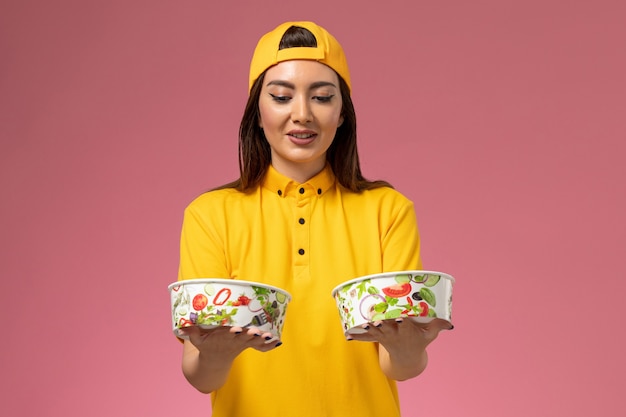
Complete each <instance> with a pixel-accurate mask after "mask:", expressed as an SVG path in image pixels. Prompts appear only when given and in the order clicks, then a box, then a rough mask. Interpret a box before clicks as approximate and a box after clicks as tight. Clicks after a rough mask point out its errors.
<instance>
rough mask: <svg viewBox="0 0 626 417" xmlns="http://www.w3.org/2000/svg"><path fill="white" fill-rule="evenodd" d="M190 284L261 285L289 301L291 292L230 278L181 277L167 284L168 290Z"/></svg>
mask: <svg viewBox="0 0 626 417" xmlns="http://www.w3.org/2000/svg"><path fill="white" fill-rule="evenodd" d="M191 284H227V285H235V286H237V285H239V286H255V287H263V288H267V289H270V290H274V291H276V292H281V293H283V294H285V295H286V296H287V297H288V301H291V294H290V293H289V292H288V291H286V290H283V289H282V288H278V287H275V286H273V285H269V284H264V283H262V282H256V281H245V280H241V279H234V278H233V279H230V278H193V279H181V280H180V281H176V282H172V283H171V284H170V285H168V286H167V289H168V291H170V292H171V291H172V288H174V287H176V286H181V285H191Z"/></svg>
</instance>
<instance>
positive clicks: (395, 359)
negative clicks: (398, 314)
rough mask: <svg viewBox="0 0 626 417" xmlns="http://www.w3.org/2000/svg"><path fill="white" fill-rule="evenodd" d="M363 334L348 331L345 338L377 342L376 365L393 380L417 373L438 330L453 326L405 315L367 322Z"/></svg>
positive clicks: (420, 369)
mask: <svg viewBox="0 0 626 417" xmlns="http://www.w3.org/2000/svg"><path fill="white" fill-rule="evenodd" d="M362 327H363V329H364V330H365V332H364V333H359V334H351V335H349V336H348V340H359V341H364V342H378V343H379V344H380V346H381V349H380V351H379V357H380V366H381V368H382V370H383V372H385V374H386V375H387V376H388V377H390V378H392V379H396V380H405V379H409V378H412V377H414V376H417V375H419V374H420V373H421V372H422V371H423V370H424V369H425V368H426V364H427V362H428V356H427V354H426V347H427V346H428V345H429V344H430V343H432V342H433V341H434V340H435V339H436V338H437V336H438V335H439V332H440V331H442V330H450V329H452V328H453V326H452V324H450V322H448V321H445V320H442V319H434V320H432V321H431V322H429V323H418V322H416V321H415V320H411V319H407V318H398V319H395V320H384V321H375V322H371V323H367V324H365V325H363V326H362Z"/></svg>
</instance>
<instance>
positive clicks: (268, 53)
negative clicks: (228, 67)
mask: <svg viewBox="0 0 626 417" xmlns="http://www.w3.org/2000/svg"><path fill="white" fill-rule="evenodd" d="M292 26H299V27H302V28H305V29H308V30H309V31H310V32H311V33H312V34H313V36H315V39H316V40H317V47H314V48H309V47H295V48H286V49H281V50H279V49H278V46H279V45H280V41H281V39H282V38H283V35H284V34H285V32H286V31H287V29H289V28H290V27H292ZM293 59H311V60H315V61H318V62H321V63H322V64H325V65H328V66H329V67H330V68H332V69H334V70H335V72H336V73H337V74H339V75H340V76H341V78H343V80H344V81H345V82H346V84H347V85H348V88H349V89H352V86H351V85H350V71H349V70H348V62H347V61H346V56H345V54H344V53H343V48H342V47H341V45H340V44H339V42H337V39H335V38H334V37H333V35H331V34H330V33H328V32H327V31H326V29H324V28H323V27H321V26H318V25H316V24H315V23H313V22H286V23H283V24H282V25H280V26H278V27H277V28H276V29H274V30H273V31H271V32H269V33H266V34H265V35H263V37H262V38H261V39H260V40H259V43H258V44H257V46H256V49H255V50H254V55H253V56H252V62H251V63H250V84H249V86H248V91H249V90H250V89H251V88H252V85H253V84H254V82H255V81H256V79H257V78H259V76H260V75H261V74H263V72H264V71H265V70H266V69H268V68H269V67H271V66H274V65H276V64H278V63H279V62H283V61H290V60H293Z"/></svg>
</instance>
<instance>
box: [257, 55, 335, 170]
mask: <svg viewBox="0 0 626 417" xmlns="http://www.w3.org/2000/svg"><path fill="white" fill-rule="evenodd" d="M341 107H342V102H341V93H340V91H339V77H338V76H337V74H336V73H335V71H333V70H332V69H330V68H329V67H327V66H326V65H324V64H321V63H319V62H316V61H309V60H293V61H284V62H281V63H279V64H277V65H275V66H273V67H271V68H269V69H268V70H267V72H266V73H265V78H264V80H263V87H262V88H261V95H260V97H259V114H260V120H259V124H260V126H261V128H262V129H263V131H264V133H265V137H266V138H267V141H268V143H269V145H270V148H271V154H272V165H273V166H274V168H275V169H276V170H277V171H278V172H280V173H281V174H283V175H286V176H288V177H290V178H292V179H294V180H296V181H299V182H305V181H307V180H308V179H310V178H311V177H313V176H314V175H315V174H317V173H318V172H320V171H321V170H322V169H323V168H324V164H325V163H326V151H327V150H328V148H329V147H330V145H331V144H332V142H333V139H334V137H335V133H336V131H337V128H338V127H339V126H340V125H341V123H342V122H343V117H342V116H341Z"/></svg>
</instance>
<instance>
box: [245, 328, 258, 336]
mask: <svg viewBox="0 0 626 417" xmlns="http://www.w3.org/2000/svg"><path fill="white" fill-rule="evenodd" d="M246 334H247V335H248V336H255V337H258V336H261V331H260V330H259V329H257V328H256V327H248V331H247V332H246Z"/></svg>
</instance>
